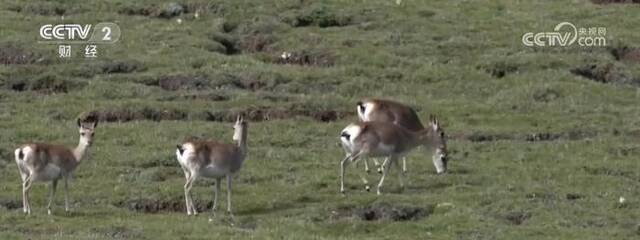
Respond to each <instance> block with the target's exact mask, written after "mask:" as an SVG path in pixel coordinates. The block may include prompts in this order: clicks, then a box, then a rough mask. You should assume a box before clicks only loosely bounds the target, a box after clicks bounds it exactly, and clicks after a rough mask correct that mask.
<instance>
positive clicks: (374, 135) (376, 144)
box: [340, 117, 447, 195]
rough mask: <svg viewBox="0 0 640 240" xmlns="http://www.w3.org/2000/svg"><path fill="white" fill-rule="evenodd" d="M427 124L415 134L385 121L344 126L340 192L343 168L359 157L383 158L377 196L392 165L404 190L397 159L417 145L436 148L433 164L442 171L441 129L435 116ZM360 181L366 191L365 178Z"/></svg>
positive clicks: (442, 140) (444, 142)
mask: <svg viewBox="0 0 640 240" xmlns="http://www.w3.org/2000/svg"><path fill="white" fill-rule="evenodd" d="M429 125H430V126H429V127H428V128H425V129H423V130H420V131H417V132H413V131H410V130H408V129H406V128H404V127H401V126H398V125H396V124H393V123H388V122H375V121H374V122H359V123H352V124H350V125H349V126H347V127H346V128H345V129H344V130H342V133H341V134H340V141H341V143H342V146H343V147H344V149H345V150H347V156H346V157H345V158H344V159H343V160H342V162H341V163H340V192H342V193H344V191H345V190H344V173H345V167H346V166H347V165H348V164H349V163H350V162H355V161H357V160H358V159H359V158H360V157H386V159H385V161H384V162H383V163H382V167H383V171H382V176H381V177H380V182H379V183H378V188H377V194H378V195H380V194H381V188H382V184H383V182H384V179H385V177H386V176H387V173H388V172H389V168H390V166H391V165H392V164H394V165H395V166H396V167H397V168H398V179H399V181H400V186H401V187H404V182H403V175H404V173H403V172H402V171H400V167H399V164H398V159H399V158H401V157H403V156H405V155H406V154H408V153H409V152H410V151H411V150H413V149H414V148H416V147H418V146H425V147H427V148H435V154H434V155H433V158H434V159H433V160H434V163H436V167H437V168H438V169H445V168H446V158H447V155H446V154H447V150H446V140H445V138H444V130H443V129H442V128H440V124H439V123H438V120H437V119H436V118H435V117H431V121H430V122H429ZM362 180H363V181H364V184H365V188H366V190H367V191H368V190H369V185H368V182H367V180H366V178H365V177H362Z"/></svg>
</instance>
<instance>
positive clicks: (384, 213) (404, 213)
mask: <svg viewBox="0 0 640 240" xmlns="http://www.w3.org/2000/svg"><path fill="white" fill-rule="evenodd" d="M434 209H435V206H432V205H430V206H427V207H414V206H403V205H393V204H390V203H374V204H372V205H370V206H366V207H362V208H356V207H342V208H339V209H336V210H333V211H331V218H332V219H341V218H355V219H359V220H362V221H417V220H420V219H423V218H425V217H428V216H429V215H431V214H432V213H433V211H434Z"/></svg>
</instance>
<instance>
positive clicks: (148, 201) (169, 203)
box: [114, 198, 213, 213]
mask: <svg viewBox="0 0 640 240" xmlns="http://www.w3.org/2000/svg"><path fill="white" fill-rule="evenodd" d="M194 204H195V206H196V209H197V210H198V212H201V213H203V212H206V213H208V211H210V210H211V207H212V206H213V202H212V201H198V200H195V199H194ZM114 206H116V207H120V208H125V209H127V210H129V211H134V212H143V213H159V212H185V213H186V207H185V202H184V198H173V199H153V198H136V199H129V200H123V201H119V202H116V203H114Z"/></svg>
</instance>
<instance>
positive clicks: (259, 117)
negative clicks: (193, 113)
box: [207, 107, 353, 122]
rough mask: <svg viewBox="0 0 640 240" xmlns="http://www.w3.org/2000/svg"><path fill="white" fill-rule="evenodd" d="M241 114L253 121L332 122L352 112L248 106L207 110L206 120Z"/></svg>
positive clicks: (222, 118)
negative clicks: (307, 120)
mask: <svg viewBox="0 0 640 240" xmlns="http://www.w3.org/2000/svg"><path fill="white" fill-rule="evenodd" d="M238 114H242V115H243V116H244V117H245V119H248V120H249V121H253V122H261V121H269V120H275V119H288V118H294V117H310V118H312V119H315V120H317V121H321V122H333V121H336V120H338V119H342V118H344V117H346V116H351V115H353V113H351V112H346V111H336V110H310V109H296V108H295V107H292V108H272V107H250V108H247V109H242V110H225V111H217V112H207V115H208V116H207V120H209V121H216V122H232V121H235V119H236V116H238Z"/></svg>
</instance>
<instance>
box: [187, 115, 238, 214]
mask: <svg viewBox="0 0 640 240" xmlns="http://www.w3.org/2000/svg"><path fill="white" fill-rule="evenodd" d="M233 128H234V132H233V141H235V144H225V143H220V142H216V141H201V140H187V141H185V142H183V143H182V144H179V145H178V149H177V150H176V156H177V158H178V162H179V163H180V166H181V167H182V170H183V171H184V177H185V179H186V183H185V185H184V198H185V204H186V209H187V215H192V214H193V215H196V214H198V212H197V209H196V207H195V206H194V205H193V199H192V197H191V188H192V187H193V182H194V181H195V180H196V178H198V177H199V176H203V177H207V178H214V179H215V182H216V185H215V188H214V197H213V207H212V212H213V214H214V215H215V210H216V207H217V204H218V192H219V191H220V182H221V181H222V178H223V177H226V178H227V212H228V213H229V215H230V216H233V215H232V213H231V179H232V177H233V174H234V173H236V172H238V170H240V168H241V167H242V162H243V161H244V159H245V157H246V156H247V128H248V126H247V122H245V121H244V119H243V118H242V117H241V116H238V117H237V118H236V122H235V125H234V126H233Z"/></svg>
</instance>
